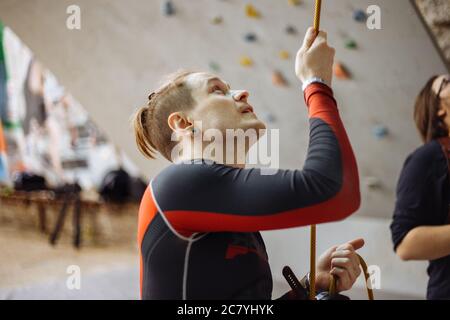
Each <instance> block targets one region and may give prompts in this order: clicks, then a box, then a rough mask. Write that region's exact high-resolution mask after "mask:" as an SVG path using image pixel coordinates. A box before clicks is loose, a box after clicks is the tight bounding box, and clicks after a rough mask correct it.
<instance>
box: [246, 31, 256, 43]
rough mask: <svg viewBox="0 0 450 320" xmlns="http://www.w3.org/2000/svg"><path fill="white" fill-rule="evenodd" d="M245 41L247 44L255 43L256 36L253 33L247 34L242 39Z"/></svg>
mask: <svg viewBox="0 0 450 320" xmlns="http://www.w3.org/2000/svg"><path fill="white" fill-rule="evenodd" d="M244 39H245V41H247V42H255V41H256V40H257V37H256V34H254V33H247V34H246V35H245V37H244Z"/></svg>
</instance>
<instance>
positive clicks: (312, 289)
mask: <svg viewBox="0 0 450 320" xmlns="http://www.w3.org/2000/svg"><path fill="white" fill-rule="evenodd" d="M321 9H322V0H316V3H315V6H314V30H315V31H316V33H318V32H319V28H320V11H321ZM358 258H359V263H360V265H361V268H362V270H363V272H364V278H365V280H366V289H367V296H368V298H369V300H374V297H373V290H372V288H371V287H370V285H369V280H370V274H369V271H368V268H367V264H366V262H365V261H364V259H363V258H362V257H361V256H360V255H359V254H358ZM309 270H310V272H309V299H310V300H315V299H316V225H311V232H310V268H309ZM336 285H337V279H336V277H335V276H334V275H333V276H331V278H330V286H329V289H328V293H329V294H330V296H333V295H335V294H336V293H337V292H336Z"/></svg>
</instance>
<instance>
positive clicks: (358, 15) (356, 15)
mask: <svg viewBox="0 0 450 320" xmlns="http://www.w3.org/2000/svg"><path fill="white" fill-rule="evenodd" d="M353 19H354V20H355V21H358V22H366V20H367V14H366V13H365V12H364V11H363V10H355V11H354V12H353Z"/></svg>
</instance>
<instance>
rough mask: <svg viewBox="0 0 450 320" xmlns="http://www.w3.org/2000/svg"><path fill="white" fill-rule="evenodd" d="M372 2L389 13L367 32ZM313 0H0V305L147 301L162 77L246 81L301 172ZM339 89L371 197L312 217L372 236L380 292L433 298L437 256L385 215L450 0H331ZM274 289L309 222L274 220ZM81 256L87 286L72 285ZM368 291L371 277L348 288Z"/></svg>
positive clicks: (447, 60) (441, 65) (367, 251)
mask: <svg viewBox="0 0 450 320" xmlns="http://www.w3.org/2000/svg"><path fill="white" fill-rule="evenodd" d="M370 5H375V6H376V7H377V8H378V9H379V13H380V25H379V26H378V27H375V28H370V27H369V25H370V24H369V19H371V18H370V14H368V11H367V9H368V7H369V6H370ZM313 10H314V1H313V0H302V1H295V0H277V1H274V0H253V1H244V0H190V1H181V0H173V1H164V0H131V1H123V0H93V1H87V0H79V1H67V0H61V1H56V0H0V40H1V43H0V44H1V45H0V114H1V125H0V157H1V158H0V186H1V187H0V299H137V298H138V297H139V288H138V284H139V283H138V278H139V275H138V267H139V265H138V262H139V260H138V255H137V246H136V228H137V211H138V206H139V200H140V197H141V196H142V193H143V191H144V190H145V188H146V186H147V184H148V182H149V181H150V179H151V178H152V177H153V176H154V175H156V174H157V173H158V171H159V170H160V169H162V168H164V167H165V166H167V165H168V162H167V161H165V160H163V159H157V160H155V161H149V160H146V159H145V158H143V157H142V156H141V155H139V154H138V152H137V149H136V147H135V144H134V137H133V133H132V130H131V127H130V124H129V119H130V116H131V115H132V113H133V111H134V110H135V109H136V108H137V107H139V106H141V105H143V104H145V103H146V100H147V96H148V94H149V93H150V92H151V91H152V90H153V89H155V88H156V87H157V84H158V81H159V80H160V79H161V78H162V77H163V76H164V75H165V74H167V73H170V72H173V71H175V70H177V69H180V68H190V69H198V70H206V71H210V72H212V73H216V74H218V75H219V76H221V77H223V78H224V79H225V80H226V81H227V82H229V83H230V84H231V86H232V87H233V88H234V89H247V90H248V91H249V92H250V98H249V100H250V102H251V104H252V105H253V106H254V107H255V111H256V113H257V115H258V116H259V117H261V118H263V119H264V120H265V121H266V122H267V124H268V127H269V128H275V129H279V130H280V166H281V168H299V167H300V166H301V165H302V163H303V160H304V157H305V153H306V148H307V142H308V134H307V133H308V122H307V115H306V109H305V106H304V102H303V97H302V94H301V90H300V86H301V84H300V83H299V81H298V80H297V79H296V77H295V74H294V61H295V54H296V52H297V50H298V48H299V46H300V45H301V42H302V40H303V35H304V32H305V30H306V29H307V27H308V26H310V25H311V24H312V15H313ZM321 28H322V29H323V30H325V31H327V32H328V39H329V42H330V43H331V45H332V46H334V47H335V48H336V50H337V53H336V65H335V67H334V71H335V78H334V83H333V89H334V91H335V96H336V98H337V101H338V104H339V107H340V113H341V116H342V118H343V121H344V123H345V125H346V127H347V130H348V134H349V136H350V140H351V142H352V144H353V147H354V150H355V153H356V157H357V160H358V165H359V170H360V176H361V188H362V206H361V208H360V210H359V211H358V212H357V213H356V214H354V215H353V216H352V217H351V218H350V219H347V220H345V221H342V222H339V223H332V224H325V225H320V226H318V230H317V232H318V241H317V243H318V250H319V252H320V251H323V250H325V249H327V248H328V247H330V246H332V245H334V244H338V243H342V242H345V241H348V240H352V239H353V238H357V237H363V238H365V239H366V246H365V247H364V248H363V249H362V250H361V255H362V256H363V257H365V259H366V261H367V262H368V264H370V265H373V266H376V267H377V268H378V269H379V270H380V278H379V279H380V285H381V288H380V289H379V290H375V298H383V299H424V297H425V289H426V282H427V275H426V267H427V263H425V262H408V263H405V262H401V261H400V260H399V258H397V257H396V256H395V254H394V252H393V250H392V244H391V239H390V232H389V224H390V219H391V217H392V212H393V208H394V203H395V186H396V182H397V178H398V175H399V173H400V169H401V167H402V165H403V162H404V160H405V158H406V156H407V155H408V154H409V153H410V152H412V151H413V150H414V149H415V148H416V147H417V146H419V145H420V139H419V136H418V134H417V132H416V129H415V127H414V123H413V119H412V113H413V105H414V100H415V97H416V96H417V94H418V92H419V90H420V89H421V88H422V86H423V85H424V84H425V82H426V81H427V80H428V79H429V78H430V77H431V76H432V75H434V74H443V73H448V70H449V65H450V3H449V2H448V1H447V0H417V1H410V0H396V1H389V0H373V1H366V0H340V1H326V0H325V1H324V3H323V8H322V22H321ZM263 237H264V239H265V241H266V245H267V249H268V252H269V257H270V261H271V265H272V272H273V277H274V284H275V286H274V292H273V297H274V298H276V297H278V296H280V295H281V294H282V293H283V292H284V291H287V290H288V289H289V288H288V285H287V284H286V283H285V281H284V280H283V278H282V275H281V270H282V267H283V266H284V265H290V266H291V267H292V269H293V270H294V272H295V273H296V274H297V275H298V276H299V277H301V276H302V275H303V274H305V273H306V272H307V271H308V268H309V267H308V266H309V260H308V259H309V249H308V248H309V231H308V228H297V229H291V230H283V231H273V232H264V233H263ZM73 265H75V266H79V267H80V270H81V275H82V277H81V288H80V289H79V290H76V289H75V290H71V289H69V288H68V287H67V285H66V281H67V278H68V277H69V276H70V272H68V267H69V266H73ZM347 294H348V295H350V296H351V297H352V298H354V299H364V298H365V294H364V282H363V281H362V279H360V281H359V282H358V283H357V285H356V287H355V288H354V289H353V290H352V291H350V292H348V293H347Z"/></svg>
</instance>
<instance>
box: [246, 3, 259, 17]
mask: <svg viewBox="0 0 450 320" xmlns="http://www.w3.org/2000/svg"><path fill="white" fill-rule="evenodd" d="M245 14H246V15H247V17H249V18H255V19H258V18H260V17H261V13H260V12H259V11H258V10H257V9H256V8H255V7H254V6H253V5H251V4H249V3H248V4H247V5H246V6H245Z"/></svg>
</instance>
